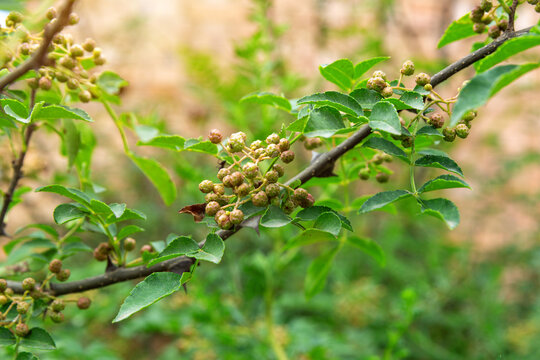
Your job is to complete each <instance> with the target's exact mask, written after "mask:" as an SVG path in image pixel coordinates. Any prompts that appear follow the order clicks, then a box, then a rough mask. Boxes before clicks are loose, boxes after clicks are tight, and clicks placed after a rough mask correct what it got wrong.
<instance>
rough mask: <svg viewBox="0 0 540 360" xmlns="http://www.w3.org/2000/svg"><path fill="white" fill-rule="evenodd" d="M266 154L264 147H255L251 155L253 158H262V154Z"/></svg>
mask: <svg viewBox="0 0 540 360" xmlns="http://www.w3.org/2000/svg"><path fill="white" fill-rule="evenodd" d="M265 155H266V149H257V150H255V151H254V152H253V157H254V158H255V159H260V158H262V157H263V156H265Z"/></svg>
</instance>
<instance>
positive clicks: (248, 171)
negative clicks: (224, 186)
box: [242, 162, 259, 179]
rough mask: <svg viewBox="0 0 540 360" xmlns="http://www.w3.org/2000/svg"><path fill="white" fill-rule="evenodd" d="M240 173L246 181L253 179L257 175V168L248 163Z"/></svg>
mask: <svg viewBox="0 0 540 360" xmlns="http://www.w3.org/2000/svg"><path fill="white" fill-rule="evenodd" d="M242 171H243V172H244V175H245V176H246V177H247V178H248V179H253V178H255V177H257V175H258V174H259V167H258V166H257V165H256V164H254V163H252V162H250V163H247V164H245V165H244V166H243V167H242Z"/></svg>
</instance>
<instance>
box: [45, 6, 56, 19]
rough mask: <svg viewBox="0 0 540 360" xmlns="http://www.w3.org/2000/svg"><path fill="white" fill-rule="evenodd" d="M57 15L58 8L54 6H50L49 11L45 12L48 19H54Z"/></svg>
mask: <svg viewBox="0 0 540 360" xmlns="http://www.w3.org/2000/svg"><path fill="white" fill-rule="evenodd" d="M56 15H57V12H56V8H54V7H50V8H49V9H48V10H47V12H46V13H45V16H46V17H47V19H49V20H52V19H54V18H55V17H56Z"/></svg>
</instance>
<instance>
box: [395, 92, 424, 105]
mask: <svg viewBox="0 0 540 360" xmlns="http://www.w3.org/2000/svg"><path fill="white" fill-rule="evenodd" d="M399 100H401V101H402V102H404V103H405V104H407V105H408V106H410V107H411V108H412V109H416V110H422V109H423V108H424V98H423V96H422V94H420V93H418V92H416V91H405V92H403V94H402V95H401V97H400V98H399Z"/></svg>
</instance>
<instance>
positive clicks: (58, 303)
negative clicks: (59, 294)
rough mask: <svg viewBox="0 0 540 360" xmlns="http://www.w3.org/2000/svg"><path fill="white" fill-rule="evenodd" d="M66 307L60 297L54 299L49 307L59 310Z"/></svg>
mask: <svg viewBox="0 0 540 360" xmlns="http://www.w3.org/2000/svg"><path fill="white" fill-rule="evenodd" d="M65 308H66V304H64V302H63V301H62V300H60V299H56V300H54V301H53V302H52V303H51V309H52V310H53V311H56V312H59V311H62V310H64V309H65Z"/></svg>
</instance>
